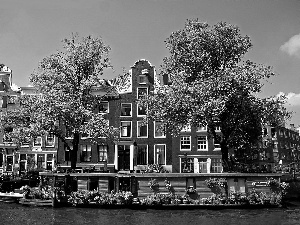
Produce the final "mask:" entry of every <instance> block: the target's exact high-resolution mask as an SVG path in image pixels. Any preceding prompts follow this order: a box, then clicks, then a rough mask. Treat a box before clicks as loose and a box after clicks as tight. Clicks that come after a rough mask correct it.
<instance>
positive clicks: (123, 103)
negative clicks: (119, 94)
mask: <svg viewBox="0 0 300 225" xmlns="http://www.w3.org/2000/svg"><path fill="white" fill-rule="evenodd" d="M125 104H127V105H128V104H129V105H130V116H122V105H125ZM120 112H121V115H120V117H132V103H130V102H128V103H127V102H122V103H121V110H120Z"/></svg>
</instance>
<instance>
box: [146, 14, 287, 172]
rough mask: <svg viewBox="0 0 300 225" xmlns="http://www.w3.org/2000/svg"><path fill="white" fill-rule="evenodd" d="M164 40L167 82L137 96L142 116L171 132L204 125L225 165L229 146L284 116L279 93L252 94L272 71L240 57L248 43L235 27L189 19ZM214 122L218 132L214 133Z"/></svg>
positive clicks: (245, 143)
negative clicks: (217, 144) (140, 97)
mask: <svg viewBox="0 0 300 225" xmlns="http://www.w3.org/2000/svg"><path fill="white" fill-rule="evenodd" d="M165 43H166V47H167V49H168V50H169V56H167V57H165V58H164V60H163V64H162V66H161V72H160V74H161V75H162V76H163V77H168V80H169V83H168V85H160V86H156V87H155V91H154V92H153V93H152V94H150V95H149V96H148V98H146V99H144V100H142V104H144V106H147V109H148V113H147V118H148V119H150V120H159V121H163V122H164V123H165V126H166V127H167V128H168V129H169V130H171V131H172V133H173V134H175V135H177V134H179V132H180V130H181V129H182V128H183V127H184V126H185V125H187V124H190V125H192V126H196V127H198V126H206V125H207V127H208V132H209V135H210V136H211V137H213V138H214V140H216V141H219V142H220V145H221V152H222V159H223V162H224V166H225V170H226V165H227V162H228V161H227V160H228V150H229V149H230V148H235V149H239V148H246V147H249V146H252V145H253V144H256V143H257V141H258V140H259V138H260V136H261V131H262V126H263V125H272V126H278V125H280V124H282V123H284V119H285V118H286V117H287V116H288V115H289V114H288V113H287V111H286V109H285V108H284V106H283V103H284V97H282V98H274V97H270V98H265V99H263V98H259V97H258V93H260V92H261V88H262V86H263V83H264V80H266V79H268V78H269V77H270V76H273V75H274V73H273V72H272V69H271V68H270V67H268V66H264V65H260V64H256V63H254V62H251V61H250V60H243V58H244V56H245V54H246V53H247V52H248V51H249V50H250V48H251V47H252V44H251V41H250V38H249V37H248V36H243V35H241V33H240V30H239V28H238V27H237V26H233V25H230V24H228V23H225V22H219V23H217V24H215V25H213V26H210V25H208V24H207V23H203V22H200V21H199V20H198V19H191V20H187V22H186V23H185V27H184V28H183V29H181V30H178V31H176V32H173V33H172V34H171V35H170V37H169V38H168V39H167V40H166V41H165ZM217 126H218V127H220V128H221V133H217V132H215V128H216V127H217Z"/></svg>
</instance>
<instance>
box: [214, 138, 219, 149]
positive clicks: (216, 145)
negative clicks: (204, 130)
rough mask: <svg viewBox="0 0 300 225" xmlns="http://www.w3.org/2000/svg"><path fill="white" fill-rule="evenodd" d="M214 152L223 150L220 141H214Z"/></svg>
mask: <svg viewBox="0 0 300 225" xmlns="http://www.w3.org/2000/svg"><path fill="white" fill-rule="evenodd" d="M214 148H215V149H214V150H221V143H220V141H219V140H216V139H214Z"/></svg>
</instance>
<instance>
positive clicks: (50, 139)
mask: <svg viewBox="0 0 300 225" xmlns="http://www.w3.org/2000/svg"><path fill="white" fill-rule="evenodd" d="M46 146H54V134H48V135H47V136H46Z"/></svg>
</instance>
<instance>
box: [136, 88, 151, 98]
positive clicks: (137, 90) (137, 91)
mask: <svg viewBox="0 0 300 225" xmlns="http://www.w3.org/2000/svg"><path fill="white" fill-rule="evenodd" d="M139 89H146V90H147V94H146V95H148V94H149V89H148V87H137V89H136V98H137V99H139Z"/></svg>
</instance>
